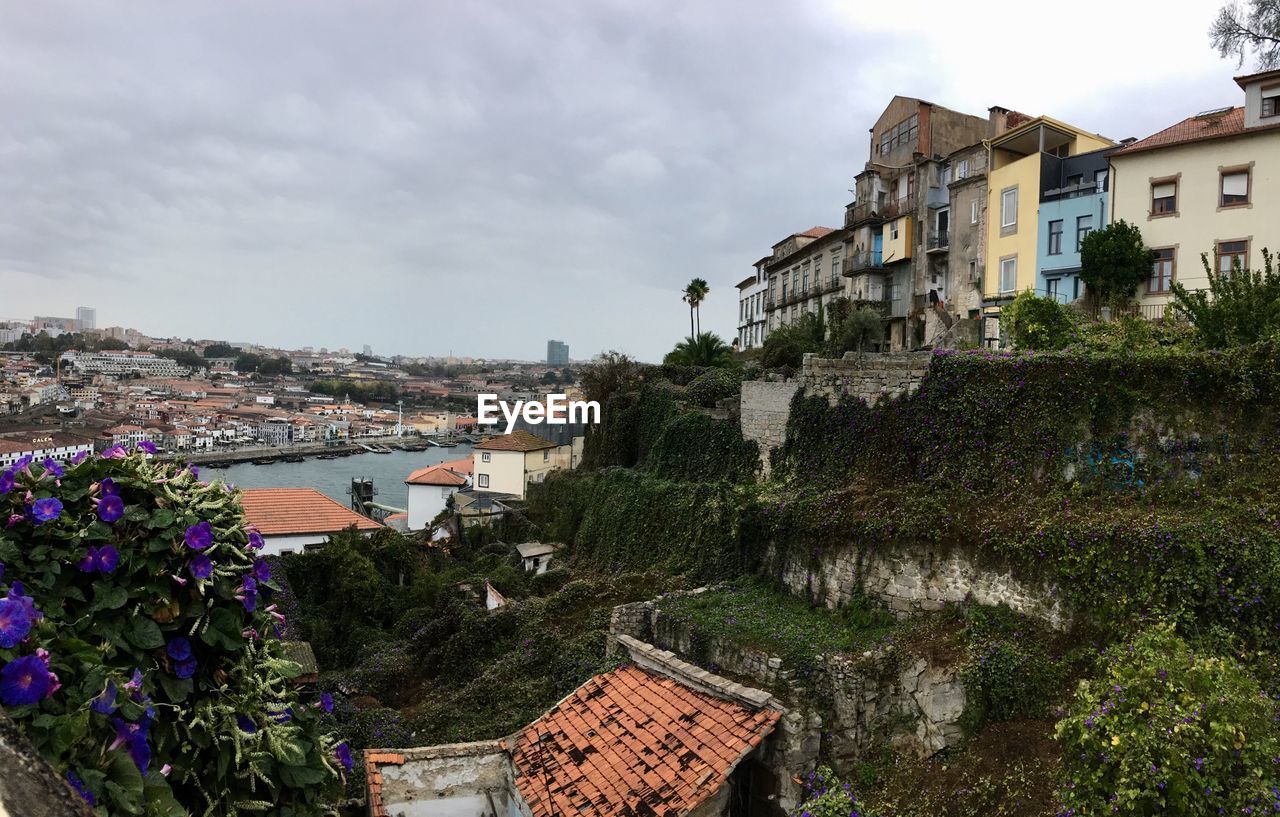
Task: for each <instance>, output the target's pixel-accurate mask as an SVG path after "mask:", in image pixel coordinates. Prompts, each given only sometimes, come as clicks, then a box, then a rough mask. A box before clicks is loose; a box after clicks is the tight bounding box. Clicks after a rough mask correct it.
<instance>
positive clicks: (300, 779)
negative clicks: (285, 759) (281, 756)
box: [280, 766, 329, 789]
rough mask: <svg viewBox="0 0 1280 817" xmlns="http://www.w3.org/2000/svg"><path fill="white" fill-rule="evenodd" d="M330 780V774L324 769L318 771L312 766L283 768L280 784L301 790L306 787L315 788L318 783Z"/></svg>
mask: <svg viewBox="0 0 1280 817" xmlns="http://www.w3.org/2000/svg"><path fill="white" fill-rule="evenodd" d="M328 778H329V773H328V772H327V771H325V770H324V769H316V768H313V767H311V766H281V767H280V782H282V783H284V784H285V785H286V786H289V787H291V788H295V789H299V788H302V787H304V786H314V785H316V784H317V783H323V782H324V781H325V780H327V779H328Z"/></svg>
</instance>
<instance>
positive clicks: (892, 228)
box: [889, 221, 898, 241]
mask: <svg viewBox="0 0 1280 817" xmlns="http://www.w3.org/2000/svg"><path fill="white" fill-rule="evenodd" d="M889 238H890V239H892V240H893V241H897V240H898V222H896V221H895V222H893V224H890V225H889Z"/></svg>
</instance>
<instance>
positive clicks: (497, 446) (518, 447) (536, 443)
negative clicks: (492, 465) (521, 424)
mask: <svg viewBox="0 0 1280 817" xmlns="http://www.w3.org/2000/svg"><path fill="white" fill-rule="evenodd" d="M555 447H556V444H555V443H553V442H551V441H550V440H544V439H542V438H541V437H539V436H538V435H537V434H534V433H532V432H530V431H525V430H524V429H523V428H519V429H516V430H515V431H513V432H511V433H510V434H499V435H498V436H497V437H490V438H489V439H487V440H485V441H484V442H482V443H478V444H477V445H476V448H477V449H481V450H484V451H539V450H541V449H543V448H555Z"/></svg>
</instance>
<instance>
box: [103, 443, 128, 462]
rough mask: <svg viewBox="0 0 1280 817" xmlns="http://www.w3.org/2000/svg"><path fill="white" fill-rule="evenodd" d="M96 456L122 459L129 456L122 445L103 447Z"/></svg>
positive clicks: (107, 458)
mask: <svg viewBox="0 0 1280 817" xmlns="http://www.w3.org/2000/svg"><path fill="white" fill-rule="evenodd" d="M98 456H100V457H102V458H103V459H104V460H122V459H124V458H125V457H127V456H129V452H128V451H125V450H124V446H123V445H113V446H111V447H110V448H104V449H103V450H102V453H101V454H99V455H98Z"/></svg>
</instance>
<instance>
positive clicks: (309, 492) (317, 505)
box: [240, 488, 382, 556]
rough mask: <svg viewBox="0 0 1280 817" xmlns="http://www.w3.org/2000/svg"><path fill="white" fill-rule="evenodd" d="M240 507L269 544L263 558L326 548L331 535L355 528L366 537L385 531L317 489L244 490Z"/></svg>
mask: <svg viewBox="0 0 1280 817" xmlns="http://www.w3.org/2000/svg"><path fill="white" fill-rule="evenodd" d="M240 504H241V506H242V507H243V508H244V517H245V521H247V522H248V523H249V524H250V525H252V526H253V527H255V528H257V529H258V532H259V533H261V534H262V538H263V539H264V540H265V541H266V546H265V547H264V548H263V549H262V555H264V556H279V555H281V554H285V553H297V552H299V551H302V550H305V549H307V548H308V547H311V546H313V545H319V544H323V543H324V542H326V541H328V539H329V537H330V536H331V535H332V534H335V533H338V532H340V531H344V530H346V529H347V528H350V527H352V526H353V525H354V526H355V528H356V530H358V531H360V532H361V533H364V534H366V535H368V534H370V533H373V532H374V531H377V530H381V529H382V525H380V524H378V523H377V522H375V521H373V520H372V519H370V518H368V517H367V516H361V515H360V514H358V513H356V512H355V511H353V510H351V509H349V508H347V507H346V506H345V505H343V504H342V503H340V502H337V501H336V500H333V499H330V498H329V497H327V496H325V495H324V494H322V493H320V492H319V491H317V490H316V489H315V488H244V489H242V491H241V494H240Z"/></svg>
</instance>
